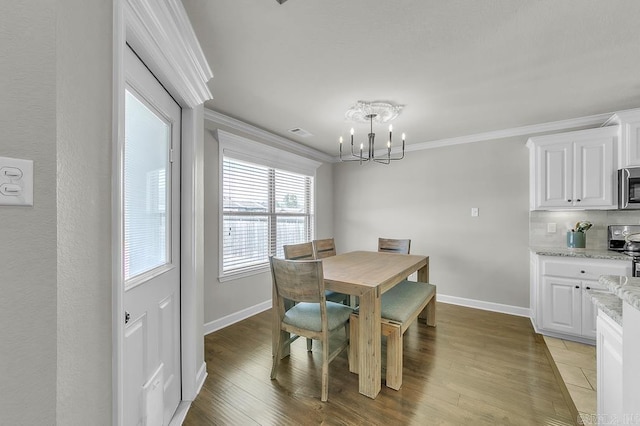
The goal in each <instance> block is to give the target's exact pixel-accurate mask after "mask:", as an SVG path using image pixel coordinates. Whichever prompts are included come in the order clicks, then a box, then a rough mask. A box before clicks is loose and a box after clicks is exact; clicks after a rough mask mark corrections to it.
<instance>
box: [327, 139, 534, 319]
mask: <svg viewBox="0 0 640 426" xmlns="http://www.w3.org/2000/svg"><path fill="white" fill-rule="evenodd" d="M525 143H526V138H525V137H521V138H511V139H501V140H496V141H487V142H478V143H472V144H465V145H456V146H450V147H443V148H435V149H429V150H423V151H416V152H409V153H407V155H406V157H405V159H404V160H402V161H399V162H396V163H393V164H391V165H390V166H384V165H380V164H366V165H363V166H359V165H358V164H357V163H341V164H338V165H335V166H334V170H335V174H334V182H333V183H334V187H333V190H334V202H333V203H334V212H335V213H334V229H335V238H336V242H337V244H338V245H340V247H341V248H342V250H344V251H349V250H359V249H360V250H376V249H377V238H378V237H390V238H411V252H412V253H415V254H424V255H428V256H429V261H430V281H431V282H432V283H434V284H436V285H437V287H438V294H440V295H448V296H455V297H461V298H467V299H473V300H478V301H485V302H491V303H499V304H505V305H510V306H515V307H520V308H528V307H529V254H528V240H529V229H528V228H529V212H528V207H529V204H528V203H529V188H528V182H529V177H528V176H529V169H528V167H529V163H528V150H527V148H526V147H525ZM472 207H478V208H479V209H480V215H479V217H471V215H470V209H471V208H472Z"/></svg>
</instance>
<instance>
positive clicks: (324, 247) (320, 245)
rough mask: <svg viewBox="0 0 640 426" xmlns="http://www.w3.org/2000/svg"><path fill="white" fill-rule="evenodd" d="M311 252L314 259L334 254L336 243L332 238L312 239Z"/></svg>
mask: <svg viewBox="0 0 640 426" xmlns="http://www.w3.org/2000/svg"><path fill="white" fill-rule="evenodd" d="M312 243H313V254H314V255H315V257H316V259H324V258H325V257H330V256H335V255H336V243H335V241H334V240H333V238H326V239H324V240H313V242H312Z"/></svg>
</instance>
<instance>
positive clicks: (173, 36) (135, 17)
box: [123, 0, 213, 108]
mask: <svg viewBox="0 0 640 426" xmlns="http://www.w3.org/2000/svg"><path fill="white" fill-rule="evenodd" d="M123 4H124V18H125V26H126V40H127V43H128V44H129V45H131V47H132V48H133V50H134V51H136V54H138V55H139V56H140V57H141V59H142V60H143V62H144V63H145V65H147V66H148V67H149V69H150V70H151V71H152V72H153V73H154V74H156V77H158V79H159V80H160V81H163V82H168V83H167V84H168V85H169V87H168V89H169V92H170V93H171V94H172V95H173V96H174V98H176V100H177V101H178V103H180V104H181V105H182V106H188V107H190V108H193V107H195V106H198V105H200V104H202V103H204V102H205V101H207V100H209V99H211V98H213V96H212V94H211V92H210V91H209V88H208V87H207V81H209V80H210V79H211V78H212V77H213V72H212V71H211V68H210V67H209V64H208V63H207V60H206V58H205V56H204V53H203V52H202V48H201V47H200V43H199V42H198V39H197V37H196V35H195V32H194V31H193V27H192V26H191V23H190V21H189V17H188V16H187V12H186V11H185V9H184V6H183V5H182V2H181V1H180V0H124V2H123Z"/></svg>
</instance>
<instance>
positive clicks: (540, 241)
mask: <svg viewBox="0 0 640 426" xmlns="http://www.w3.org/2000/svg"><path fill="white" fill-rule="evenodd" d="M585 220H587V221H589V222H591V223H593V227H591V229H589V230H588V231H587V232H586V243H587V244H586V246H587V247H586V248H587V249H602V250H606V249H607V226H608V225H640V210H636V211H633V210H624V211H620V210H611V211H608V210H589V211H568V212H547V211H532V212H530V213H529V246H531V247H566V246H567V231H569V230H571V229H572V228H573V227H574V226H575V224H576V222H579V221H585ZM549 223H555V224H556V232H555V233H548V232H547V224H549Z"/></svg>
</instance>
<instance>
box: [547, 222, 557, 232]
mask: <svg viewBox="0 0 640 426" xmlns="http://www.w3.org/2000/svg"><path fill="white" fill-rule="evenodd" d="M556 230H557V228H556V224H555V223H547V233H548V234H555V233H556Z"/></svg>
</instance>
